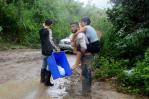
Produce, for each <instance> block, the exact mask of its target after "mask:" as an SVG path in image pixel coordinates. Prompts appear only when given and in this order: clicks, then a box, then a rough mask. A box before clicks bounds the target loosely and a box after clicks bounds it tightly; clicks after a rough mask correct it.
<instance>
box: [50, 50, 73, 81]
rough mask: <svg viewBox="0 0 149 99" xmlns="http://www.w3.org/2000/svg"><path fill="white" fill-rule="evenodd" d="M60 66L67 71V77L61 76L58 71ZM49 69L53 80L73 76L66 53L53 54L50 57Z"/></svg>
mask: <svg viewBox="0 0 149 99" xmlns="http://www.w3.org/2000/svg"><path fill="white" fill-rule="evenodd" d="M58 65H60V66H61V67H62V68H64V70H65V75H63V76H62V75H61V74H60V72H59V70H58ZM48 69H49V70H50V71H51V73H52V76H53V79H57V78H62V77H66V76H71V75H72V70H71V69H70V65H69V63H68V60H67V58H66V55H65V52H64V51H61V52H53V53H52V55H51V56H49V57H48Z"/></svg>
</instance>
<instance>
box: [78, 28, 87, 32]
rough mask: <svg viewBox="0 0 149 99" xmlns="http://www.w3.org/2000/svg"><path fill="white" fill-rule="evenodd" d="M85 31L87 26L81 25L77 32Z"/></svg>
mask: <svg viewBox="0 0 149 99" xmlns="http://www.w3.org/2000/svg"><path fill="white" fill-rule="evenodd" d="M85 31H86V27H81V28H80V29H79V30H78V31H77V32H76V33H80V32H85Z"/></svg>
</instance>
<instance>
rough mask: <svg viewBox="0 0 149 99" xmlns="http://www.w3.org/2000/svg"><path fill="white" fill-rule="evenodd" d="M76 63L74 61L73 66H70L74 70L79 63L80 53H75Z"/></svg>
mask: <svg viewBox="0 0 149 99" xmlns="http://www.w3.org/2000/svg"><path fill="white" fill-rule="evenodd" d="M76 54H77V55H76V61H75V64H74V65H73V66H72V69H75V68H77V67H78V66H79V64H80V62H81V56H82V55H81V52H79V51H77V52H76Z"/></svg>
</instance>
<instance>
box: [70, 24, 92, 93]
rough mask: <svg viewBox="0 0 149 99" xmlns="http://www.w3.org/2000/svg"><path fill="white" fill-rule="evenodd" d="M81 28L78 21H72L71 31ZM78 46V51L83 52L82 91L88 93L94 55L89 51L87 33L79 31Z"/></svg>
mask: <svg viewBox="0 0 149 99" xmlns="http://www.w3.org/2000/svg"><path fill="white" fill-rule="evenodd" d="M78 30H79V24H78V23H77V22H74V23H71V31H72V33H76V32H77V31H78ZM75 41H76V42H75V43H76V47H77V51H80V52H81V53H82V56H81V69H82V74H81V75H82V77H83V79H82V92H83V95H88V93H89V92H90V91H91V82H92V77H91V71H92V68H91V63H92V59H93V56H92V54H91V53H89V52H87V51H86V50H87V44H88V43H89V42H88V39H87V37H86V35H85V33H83V32H82V33H79V34H78V35H77V37H76V40H75Z"/></svg>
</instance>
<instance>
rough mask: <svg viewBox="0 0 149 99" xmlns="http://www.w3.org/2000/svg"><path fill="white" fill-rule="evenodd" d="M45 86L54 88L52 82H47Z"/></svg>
mask: <svg viewBox="0 0 149 99" xmlns="http://www.w3.org/2000/svg"><path fill="white" fill-rule="evenodd" d="M44 84H45V86H54V84H52V83H51V82H50V81H49V82H45V83H44Z"/></svg>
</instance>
